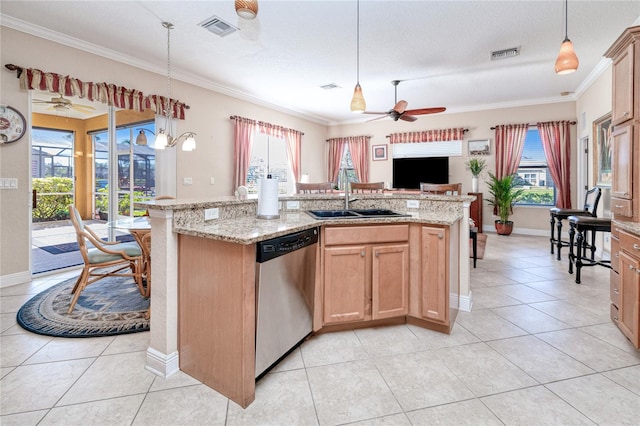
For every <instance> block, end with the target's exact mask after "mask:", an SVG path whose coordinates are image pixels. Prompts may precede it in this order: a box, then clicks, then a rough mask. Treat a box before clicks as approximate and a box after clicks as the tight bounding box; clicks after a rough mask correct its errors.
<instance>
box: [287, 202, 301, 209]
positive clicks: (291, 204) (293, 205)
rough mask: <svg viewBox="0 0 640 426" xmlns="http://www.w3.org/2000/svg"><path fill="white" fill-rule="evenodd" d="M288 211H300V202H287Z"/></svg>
mask: <svg viewBox="0 0 640 426" xmlns="http://www.w3.org/2000/svg"><path fill="white" fill-rule="evenodd" d="M287 210H300V201H287Z"/></svg>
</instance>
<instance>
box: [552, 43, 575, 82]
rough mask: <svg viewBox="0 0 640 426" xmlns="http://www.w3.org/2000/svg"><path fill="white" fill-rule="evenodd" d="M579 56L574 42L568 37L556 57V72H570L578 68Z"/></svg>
mask: <svg viewBox="0 0 640 426" xmlns="http://www.w3.org/2000/svg"><path fill="white" fill-rule="evenodd" d="M578 64H579V61H578V56H576V52H575V51H574V50H573V43H571V40H569V39H568V38H566V39H564V41H563V42H562V45H560V53H559V54H558V59H556V74H561V75H562V74H569V73H572V72H575V71H576V70H577V69H578Z"/></svg>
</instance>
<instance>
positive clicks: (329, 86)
mask: <svg viewBox="0 0 640 426" xmlns="http://www.w3.org/2000/svg"><path fill="white" fill-rule="evenodd" d="M320 88H321V89H324V90H331V89H339V88H340V86H338V85H337V84H335V83H329V84H324V85H322V86H320Z"/></svg>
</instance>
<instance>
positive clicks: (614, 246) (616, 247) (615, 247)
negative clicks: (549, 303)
mask: <svg viewBox="0 0 640 426" xmlns="http://www.w3.org/2000/svg"><path fill="white" fill-rule="evenodd" d="M619 251H620V240H619V239H618V238H617V237H616V236H614V235H613V233H612V234H611V268H612V269H613V270H614V271H616V272H619V270H618V263H619V260H618V259H619V258H620V256H619V254H618V252H619Z"/></svg>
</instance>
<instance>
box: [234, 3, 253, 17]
mask: <svg viewBox="0 0 640 426" xmlns="http://www.w3.org/2000/svg"><path fill="white" fill-rule="evenodd" d="M236 13H237V14H238V16H239V17H241V18H242V19H255V17H256V16H257V15H258V0H236Z"/></svg>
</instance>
